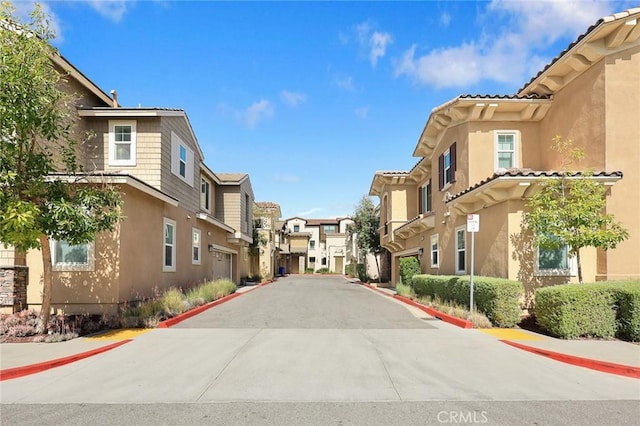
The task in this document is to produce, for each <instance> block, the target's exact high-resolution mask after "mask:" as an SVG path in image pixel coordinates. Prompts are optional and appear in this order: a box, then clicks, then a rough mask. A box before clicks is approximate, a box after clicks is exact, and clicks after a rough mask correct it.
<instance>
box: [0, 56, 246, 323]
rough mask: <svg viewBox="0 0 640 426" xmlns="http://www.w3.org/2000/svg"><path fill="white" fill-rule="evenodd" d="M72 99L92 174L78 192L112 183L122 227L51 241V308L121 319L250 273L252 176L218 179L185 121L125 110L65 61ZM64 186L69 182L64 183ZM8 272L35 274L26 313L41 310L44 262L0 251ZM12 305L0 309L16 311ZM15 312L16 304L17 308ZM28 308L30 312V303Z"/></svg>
mask: <svg viewBox="0 0 640 426" xmlns="http://www.w3.org/2000/svg"><path fill="white" fill-rule="evenodd" d="M52 60H53V62H54V64H55V65H56V67H57V68H58V69H60V70H61V72H65V73H67V78H66V80H67V82H66V86H65V90H68V91H69V92H72V93H75V94H77V95H78V101H77V105H76V107H77V109H76V111H77V116H78V117H77V118H78V123H77V129H76V130H77V133H78V134H81V133H83V132H85V131H91V132H92V133H93V134H95V135H96V137H94V138H93V139H90V140H89V141H87V142H86V143H84V144H81V145H80V146H79V148H78V149H79V152H78V154H79V155H78V158H79V159H80V160H81V161H82V162H83V165H84V169H85V170H87V171H88V173H87V175H86V177H85V178H84V179H82V180H81V181H80V183H78V185H91V184H103V183H110V184H113V185H115V186H116V187H117V188H118V189H119V190H120V192H121V194H122V199H123V201H124V204H123V211H122V213H123V220H122V221H121V222H120V223H119V224H118V225H117V227H116V229H115V230H114V231H113V232H103V233H101V234H99V235H98V236H97V237H96V239H95V241H94V242H92V243H89V244H83V245H79V246H72V245H69V244H67V243H66V242H65V241H52V243H51V249H52V257H53V258H52V262H53V270H54V272H53V292H52V306H53V308H54V309H55V310H60V311H63V312H65V313H85V312H87V313H100V314H101V313H115V312H116V311H117V310H118V309H119V307H121V306H122V305H123V304H124V303H128V302H135V301H137V300H141V299H144V298H148V297H152V296H154V295H156V294H157V293H158V292H161V291H162V290H164V289H167V288H169V287H181V288H188V287H190V286H194V285H196V284H197V283H201V282H203V281H206V280H211V279H216V278H229V279H232V280H233V281H235V282H236V283H237V282H239V280H240V277H241V276H243V275H246V274H248V272H249V267H250V265H249V259H248V255H247V249H248V247H249V244H250V243H251V242H252V234H253V213H252V206H253V203H254V195H253V191H252V188H251V181H250V179H249V176H248V175H246V174H242V173H241V174H227V173H214V172H213V171H211V170H210V169H209V168H208V167H207V166H206V164H205V163H204V156H203V153H202V150H201V148H200V145H199V143H198V140H197V138H196V135H195V133H194V130H193V128H192V126H191V124H190V122H189V119H188V116H187V114H186V112H185V111H183V110H180V109H169V108H141V107H138V108H124V107H121V106H120V105H118V103H117V98H116V94H115V92H112V93H113V94H114V97H113V98H111V97H110V96H108V95H107V94H106V93H105V92H104V91H102V90H101V89H100V88H99V87H97V86H96V85H95V84H94V83H92V82H91V81H90V80H89V79H88V78H87V77H86V76H84V75H83V74H82V73H81V72H80V71H78V70H77V69H76V68H75V67H74V66H73V65H72V64H71V63H69V62H68V61H66V60H65V59H64V58H62V57H61V56H55V57H53V58H52ZM55 178H57V179H65V178H66V177H65V176H62V175H60V176H56V177H55ZM0 258H2V261H1V263H3V264H4V265H3V266H2V269H7V270H13V269H11V268H14V269H15V266H16V265H18V266H19V267H21V268H25V269H27V271H28V276H27V278H26V281H27V282H28V286H27V289H26V298H27V302H26V304H27V305H28V307H30V308H36V309H37V308H38V307H39V305H40V304H41V293H42V274H43V265H42V258H41V253H40V251H38V250H31V251H29V252H28V253H26V256H25V255H24V254H20V253H16V252H15V250H14V249H13V248H10V247H9V248H5V249H4V250H0ZM6 302H9V300H8V299H7V300H6V301H0V303H3V304H4V305H5V306H6V307H7V309H15V306H14V307H10V306H9V303H6ZM14 305H15V303H14ZM21 307H26V306H25V304H24V303H22V304H21Z"/></svg>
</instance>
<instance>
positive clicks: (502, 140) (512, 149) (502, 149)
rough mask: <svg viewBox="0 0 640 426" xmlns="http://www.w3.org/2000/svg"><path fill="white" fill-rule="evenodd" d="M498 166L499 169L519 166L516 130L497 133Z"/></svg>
mask: <svg viewBox="0 0 640 426" xmlns="http://www.w3.org/2000/svg"><path fill="white" fill-rule="evenodd" d="M496 166H497V168H499V169H501V168H502V169H511V168H513V167H518V164H517V161H516V134H515V132H497V133H496Z"/></svg>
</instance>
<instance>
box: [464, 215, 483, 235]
mask: <svg viewBox="0 0 640 426" xmlns="http://www.w3.org/2000/svg"><path fill="white" fill-rule="evenodd" d="M467 232H480V215H479V214H468V215H467Z"/></svg>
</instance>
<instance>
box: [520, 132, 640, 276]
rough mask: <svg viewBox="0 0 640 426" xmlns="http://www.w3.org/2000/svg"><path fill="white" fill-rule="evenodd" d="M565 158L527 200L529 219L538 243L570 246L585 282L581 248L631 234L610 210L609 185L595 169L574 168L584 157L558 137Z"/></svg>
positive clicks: (608, 244) (612, 242) (550, 246)
mask: <svg viewBox="0 0 640 426" xmlns="http://www.w3.org/2000/svg"><path fill="white" fill-rule="evenodd" d="M552 148H553V149H554V150H555V151H557V152H558V153H559V154H560V155H561V157H562V158H563V164H562V169H563V171H562V173H561V175H560V177H558V178H552V179H545V180H544V181H543V182H542V184H541V186H542V187H541V189H540V191H538V192H536V193H535V194H534V195H533V196H532V197H531V199H530V200H529V201H528V203H527V207H528V208H529V212H528V213H526V214H525V223H526V225H527V227H528V228H529V229H530V230H531V231H532V232H533V234H534V238H535V242H536V244H537V245H538V246H539V247H541V248H544V249H548V250H556V249H560V248H562V247H565V246H566V247H567V248H568V253H569V255H570V256H575V257H576V260H577V263H578V280H579V281H580V282H581V283H582V282H583V281H582V264H581V261H580V249H581V248H583V247H595V248H599V249H603V250H608V249H613V248H615V247H616V245H617V244H618V243H619V242H621V241H624V240H625V239H627V238H628V237H629V233H628V231H627V230H626V229H624V227H623V226H622V225H621V224H620V223H618V222H616V221H615V220H614V217H613V215H611V214H607V213H606V210H605V209H606V199H605V196H606V191H607V189H606V187H605V186H604V185H602V184H601V183H599V182H598V181H597V180H595V179H593V172H592V171H591V170H587V171H584V172H572V171H569V170H568V166H569V165H570V164H572V163H574V162H575V161H579V160H581V159H583V158H584V153H583V152H582V150H580V149H576V148H573V143H572V141H571V140H562V138H561V137H559V136H556V137H555V138H554V144H553V147H552Z"/></svg>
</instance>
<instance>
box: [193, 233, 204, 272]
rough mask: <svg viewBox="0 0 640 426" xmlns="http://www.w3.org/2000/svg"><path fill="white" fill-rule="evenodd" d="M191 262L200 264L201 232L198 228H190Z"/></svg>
mask: <svg viewBox="0 0 640 426" xmlns="http://www.w3.org/2000/svg"><path fill="white" fill-rule="evenodd" d="M191 233H192V238H191V263H193V264H194V265H200V262H201V260H200V255H201V254H200V253H201V248H202V243H201V235H202V234H201V233H200V230H199V229H196V228H191Z"/></svg>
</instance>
